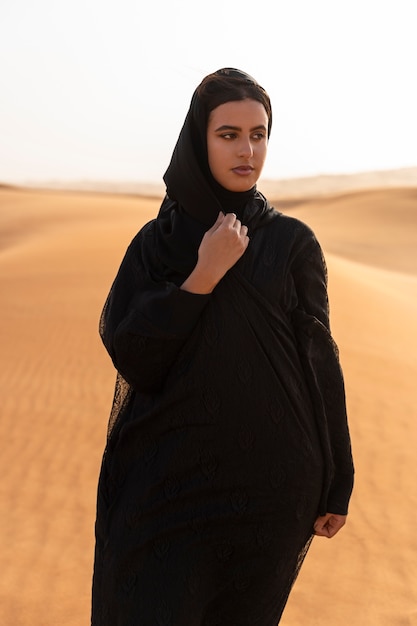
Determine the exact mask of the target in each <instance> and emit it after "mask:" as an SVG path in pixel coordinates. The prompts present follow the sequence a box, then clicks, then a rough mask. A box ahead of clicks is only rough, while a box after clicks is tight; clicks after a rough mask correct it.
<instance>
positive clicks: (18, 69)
mask: <svg viewBox="0 0 417 626" xmlns="http://www.w3.org/2000/svg"><path fill="white" fill-rule="evenodd" d="M0 9H1V12H0V15H1V17H0V182H22V183H25V182H26V183H27V182H36V181H51V180H62V181H71V180H79V179H83V180H86V179H92V180H97V181H133V182H134V181H138V182H140V181H152V182H160V181H161V180H162V175H163V173H164V171H165V169H166V167H167V165H168V162H169V159H170V156H171V152H172V149H173V147H174V144H175V141H176V139H177V136H178V133H179V131H180V128H181V126H182V123H183V121H184V118H185V115H186V112H187V109H188V106H189V103H190V100H191V96H192V93H193V91H194V89H195V87H196V86H197V84H198V83H199V82H200V81H201V80H202V78H203V77H204V76H205V75H206V74H208V73H209V72H212V71H215V70H216V69H219V68H220V67H227V66H228V67H237V68H239V69H242V70H244V71H246V72H248V73H250V74H252V75H253V76H254V77H255V78H256V79H257V80H258V81H259V82H260V83H261V84H262V85H263V86H264V87H265V89H266V90H267V91H268V92H269V94H270V96H271V99H272V107H273V128H272V137H271V141H270V148H269V155H268V159H267V163H266V166H265V169H264V174H263V176H264V178H288V177H296V176H308V175H316V174H329V173H330V174H332V173H345V172H358V171H366V170H379V169H391V168H400V167H410V166H417V121H416V117H417V79H416V75H417V69H416V68H417V34H416V33H417V30H416V24H417V19H416V18H417V0H254V1H253V2H249V1H248V0H241V1H239V2H235V1H228V0H211V1H210V2H200V1H199V0H146V1H145V0H117V1H116V0H67V1H66V2H63V1H60V0H36V1H35V0H0Z"/></svg>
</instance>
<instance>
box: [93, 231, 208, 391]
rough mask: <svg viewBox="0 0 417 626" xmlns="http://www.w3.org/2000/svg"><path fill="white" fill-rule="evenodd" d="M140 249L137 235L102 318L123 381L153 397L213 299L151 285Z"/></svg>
mask: <svg viewBox="0 0 417 626" xmlns="http://www.w3.org/2000/svg"><path fill="white" fill-rule="evenodd" d="M141 245H143V238H142V237H141V236H140V235H139V236H137V237H136V238H135V239H134V240H133V242H132V244H131V245H130V246H129V248H128V250H127V252H126V255H125V257H124V259H123V261H122V264H121V266H120V269H119V272H118V274H117V276H116V279H115V281H114V283H113V285H112V288H111V290H110V293H109V296H108V298H107V301H106V304H105V306H104V309H103V312H102V315H101V321H100V335H101V338H102V340H103V343H104V345H105V347H106V349H107V351H108V353H109V355H110V357H111V359H112V361H113V364H114V366H115V367H116V369H117V370H118V372H119V373H120V374H121V375H122V377H123V378H124V379H125V380H126V381H127V382H128V383H129V385H131V386H132V387H133V388H134V389H135V390H136V391H140V392H145V393H149V392H153V391H157V390H158V389H160V388H161V387H162V386H163V384H164V381H165V379H166V376H167V374H168V372H169V370H170V368H171V366H172V364H173V362H174V361H175V359H176V357H177V355H178V353H179V351H180V350H181V348H182V346H183V344H184V342H185V341H186V339H187V337H188V336H189V335H190V333H191V332H192V330H193V329H194V327H195V325H196V323H197V321H198V319H199V317H200V315H201V312H202V310H203V309H204V307H205V305H206V303H207V301H208V299H209V298H210V296H207V295H199V294H192V293H189V292H187V291H184V290H181V289H180V288H179V287H177V286H176V285H175V284H174V283H171V282H167V281H160V282H158V281H155V280H154V279H152V278H151V272H149V271H148V270H149V268H147V267H145V263H144V261H143V255H142V251H141ZM146 245H147V246H148V247H149V242H147V243H146Z"/></svg>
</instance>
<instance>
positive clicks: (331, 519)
mask: <svg viewBox="0 0 417 626" xmlns="http://www.w3.org/2000/svg"><path fill="white" fill-rule="evenodd" d="M346 517H347V516H346V515H337V513H326V515H321V516H320V517H318V518H317V520H316V523H315V524H314V534H315V535H318V536H319V537H327V538H328V539H331V538H332V537H334V536H335V534H336V533H337V532H339V530H340V529H341V528H342V526H344V525H345V524H346Z"/></svg>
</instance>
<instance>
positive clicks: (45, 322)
mask: <svg viewBox="0 0 417 626" xmlns="http://www.w3.org/2000/svg"><path fill="white" fill-rule="evenodd" d="M0 206H1V209H0V301H1V312H0V320H1V323H0V335H1V336H0V345H1V350H0V381H1V419H0V429H1V442H2V446H1V455H0V473H1V483H0V497H1V501H0V507H1V509H0V510H1V515H0V535H1V537H2V542H1V567H0V626H82V625H87V624H88V623H89V610H90V586H91V571H92V560H93V545H94V515H95V492H96V483H97V476H98V472H99V465H100V461H101V454H102V450H103V447H104V443H105V434H106V421H107V416H108V413H109V409H110V404H111V399H112V391H113V381H114V371H113V368H112V365H111V363H110V361H109V359H108V357H107V355H106V353H105V351H104V348H103V347H102V346H101V343H100V340H99V338H98V334H97V325H98V317H99V314H100V311H101V307H102V305H103V302H104V300H105V297H106V295H107V292H108V289H109V287H110V283H111V281H112V280H113V277H114V274H115V272H116V270H117V267H118V265H119V262H120V260H121V257H122V255H123V254H124V251H125V249H126V247H127V245H128V243H129V242H130V240H131V239H132V237H133V236H134V234H135V233H136V231H137V230H138V229H139V228H140V226H141V225H142V224H143V223H144V222H145V221H147V220H148V219H150V218H151V217H153V216H154V215H155V214H156V211H157V209H158V206H159V202H158V200H156V199H153V200H152V199H144V198H142V199H141V198H137V197H127V196H111V195H99V194H81V193H64V192H58V191H55V192H53V191H49V192H45V191H40V190H38V191H34V190H32V191H30V190H18V189H7V188H4V189H0ZM278 206H281V207H282V210H284V211H285V212H288V213H291V214H294V215H296V216H297V217H300V218H301V219H303V220H304V221H306V222H307V223H308V224H309V225H310V226H311V227H312V228H313V229H314V230H315V232H316V234H317V236H318V238H319V240H320V241H321V243H322V245H323V248H324V250H325V253H326V258H327V262H328V268H329V289H330V297H331V312H332V325H333V333H334V336H335V339H336V341H337V342H338V344H339V347H340V351H341V360H342V364H343V367H344V371H345V378H346V388H347V395H348V407H349V414H350V424H351V432H352V440H353V446H354V455H355V462H356V470H357V479H356V488H355V491H354V496H353V498H352V504H351V511H350V516H349V522H348V525H347V526H346V527H345V529H343V531H342V532H341V533H340V534H339V535H338V536H337V537H335V538H334V539H333V540H331V541H328V540H326V539H321V538H316V539H315V540H314V542H313V546H312V548H311V551H310V553H309V555H308V557H307V559H306V562H305V564H304V567H303V569H302V572H301V574H300V577H299V579H298V581H297V583H296V585H295V588H294V590H293V593H292V595H291V598H290V601H289V604H288V607H287V610H286V613H285V616H284V618H283V620H282V622H281V623H282V624H283V626H301V625H303V626H305V625H308V626H324V625H326V626H328V625H329V624H331V625H332V626H333V625H336V626H365V625H366V626H408V625H417V532H416V530H415V526H416V521H417V515H416V511H417V487H416V482H417V481H416V464H415V459H416V443H417V408H416V400H415V386H416V381H417V356H416V355H417V325H416V320H417V189H413V188H398V189H395V188H394V189H386V190H383V189H375V190H362V191H356V192H349V193H344V194H339V195H334V196H327V197H321V198H317V199H316V200H314V198H313V199H309V200H308V201H305V202H304V201H302V200H299V201H297V202H295V203H294V202H293V203H291V208H289V205H286V203H285V202H284V201H282V200H281V202H280V203H278ZM138 626H139V625H138ZM224 626H228V625H224Z"/></svg>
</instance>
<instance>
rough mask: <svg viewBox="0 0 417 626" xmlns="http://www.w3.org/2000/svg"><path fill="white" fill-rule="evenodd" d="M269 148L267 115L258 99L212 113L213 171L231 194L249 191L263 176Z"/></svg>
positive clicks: (210, 156) (209, 142)
mask: <svg viewBox="0 0 417 626" xmlns="http://www.w3.org/2000/svg"><path fill="white" fill-rule="evenodd" d="M267 148H268V115H267V113H266V111H265V107H264V106H263V104H262V103H261V102H258V101H257V100H251V99H246V100H236V101H233V102H226V103H225V104H221V105H220V106H218V107H216V108H215V109H213V111H211V113H210V116H209V120H208V125H207V151H208V162H209V166H210V170H211V173H212V175H213V176H214V178H215V179H216V181H217V182H218V183H219V184H220V185H222V187H224V188H225V189H228V190H229V191H248V189H251V187H253V186H254V185H255V184H256V182H257V180H258V178H259V177H260V175H261V172H262V168H263V166H264V162H265V158H266V153H267Z"/></svg>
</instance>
